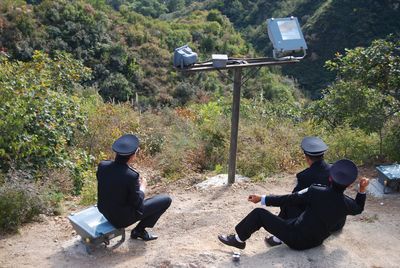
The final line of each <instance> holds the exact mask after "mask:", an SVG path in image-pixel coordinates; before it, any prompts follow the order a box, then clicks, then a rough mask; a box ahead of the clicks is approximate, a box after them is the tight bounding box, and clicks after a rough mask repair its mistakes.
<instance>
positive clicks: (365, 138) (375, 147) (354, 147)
mask: <svg viewBox="0 0 400 268" xmlns="http://www.w3.org/2000/svg"><path fill="white" fill-rule="evenodd" d="M321 137H322V138H323V140H324V141H325V142H326V143H327V144H328V145H329V150H328V152H327V153H326V157H327V158H328V159H329V160H330V161H332V162H334V161H336V160H339V159H342V158H348V159H351V160H353V161H354V162H356V163H357V164H372V163H374V161H375V160H376V159H377V157H378V155H379V136H378V135H376V134H367V133H365V132H364V131H362V130H361V129H357V128H351V127H349V126H348V125H344V126H341V127H337V128H335V129H334V130H332V131H328V132H326V133H325V134H323V135H321Z"/></svg>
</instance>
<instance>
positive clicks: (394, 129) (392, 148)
mask: <svg viewBox="0 0 400 268" xmlns="http://www.w3.org/2000/svg"><path fill="white" fill-rule="evenodd" d="M383 145H384V152H385V155H387V156H388V158H389V159H390V160H392V161H397V162H399V161H400V122H395V123H393V124H391V126H390V128H389V130H388V133H387V134H386V136H385V138H384V140H383Z"/></svg>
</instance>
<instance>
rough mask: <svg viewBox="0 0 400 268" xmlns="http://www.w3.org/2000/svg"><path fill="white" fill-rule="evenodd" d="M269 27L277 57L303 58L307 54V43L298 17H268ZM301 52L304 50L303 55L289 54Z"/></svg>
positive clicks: (284, 58)
mask: <svg viewBox="0 0 400 268" xmlns="http://www.w3.org/2000/svg"><path fill="white" fill-rule="evenodd" d="M267 27H268V37H269V39H270V40H271V42H272V45H273V47H274V50H273V52H272V53H273V56H274V58H275V59H278V60H289V59H303V58H304V57H305V56H306V49H307V44H306V41H305V40H304V36H303V33H302V32H301V28H300V24H299V21H298V20H297V18H296V17H290V18H271V19H267ZM299 52H303V56H301V57H294V56H289V55H293V54H295V53H299Z"/></svg>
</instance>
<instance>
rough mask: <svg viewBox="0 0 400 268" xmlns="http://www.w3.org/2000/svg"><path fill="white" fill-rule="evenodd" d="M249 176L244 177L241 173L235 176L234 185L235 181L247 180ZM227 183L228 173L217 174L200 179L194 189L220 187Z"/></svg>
mask: <svg viewBox="0 0 400 268" xmlns="http://www.w3.org/2000/svg"><path fill="white" fill-rule="evenodd" d="M248 181H250V178H247V177H244V176H242V175H236V176H235V183H234V184H233V186H234V187H237V183H239V182H248ZM226 185H228V174H219V175H217V176H214V177H211V178H208V179H206V180H205V181H202V182H200V183H198V184H196V185H195V187H196V189H198V190H204V189H208V188H210V187H221V186H226Z"/></svg>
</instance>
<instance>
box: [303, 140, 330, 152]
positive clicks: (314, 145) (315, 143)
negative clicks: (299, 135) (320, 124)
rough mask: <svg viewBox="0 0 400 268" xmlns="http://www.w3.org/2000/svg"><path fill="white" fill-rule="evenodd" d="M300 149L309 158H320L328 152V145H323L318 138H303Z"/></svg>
mask: <svg viewBox="0 0 400 268" xmlns="http://www.w3.org/2000/svg"><path fill="white" fill-rule="evenodd" d="M301 148H302V149H303V151H304V153H305V154H307V155H311V156H320V155H323V154H324V153H325V151H326V150H328V145H326V144H325V142H323V141H322V140H321V139H320V138H318V137H314V136H310V137H305V138H304V139H303V140H302V141H301Z"/></svg>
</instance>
